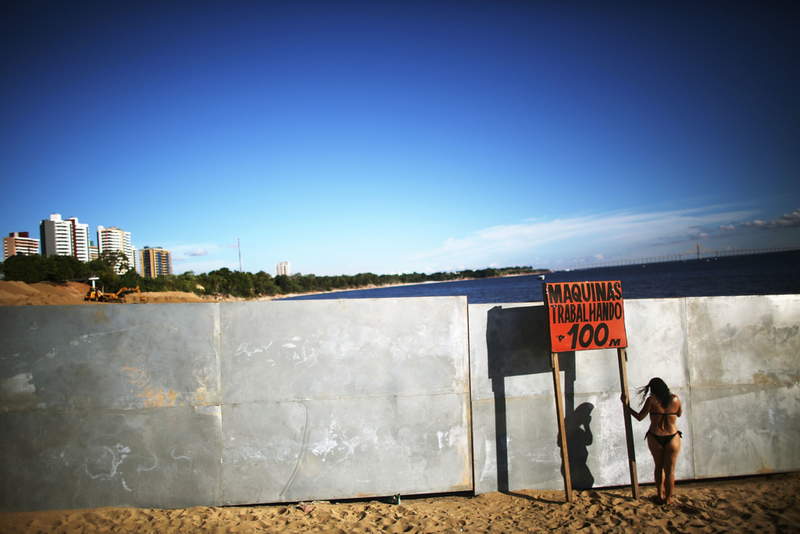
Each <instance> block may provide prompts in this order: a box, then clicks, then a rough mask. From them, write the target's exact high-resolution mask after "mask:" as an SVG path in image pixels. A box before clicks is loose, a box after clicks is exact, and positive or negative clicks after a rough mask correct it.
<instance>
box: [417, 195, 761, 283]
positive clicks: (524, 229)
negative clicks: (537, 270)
mask: <svg viewBox="0 0 800 534" xmlns="http://www.w3.org/2000/svg"><path fill="white" fill-rule="evenodd" d="M754 214H755V213H754V212H753V211H745V210H729V209H728V208H727V207H724V206H712V207H705V208H695V209H684V210H669V211H659V212H635V211H620V212H612V213H602V214H596V215H589V216H579V217H573V218H565V219H554V220H550V221H548V220H542V219H530V220H527V221H525V222H523V223H520V224H513V225H503V226H493V227H490V228H486V229H483V230H478V231H476V232H474V233H473V234H472V235H469V236H467V237H464V238H461V239H454V238H449V239H447V240H446V241H445V242H444V243H442V245H441V246H440V247H438V248H436V249H434V250H428V251H422V252H419V253H417V254H415V255H413V256H412V257H411V258H409V260H410V261H413V262H419V261H424V262H425V264H426V265H430V264H437V265H439V266H441V265H464V264H466V265H471V266H472V267H473V268H474V267H475V266H479V265H488V264H491V263H495V264H499V265H509V264H513V263H516V260H514V259H513V258H519V257H530V258H533V257H534V256H536V257H541V258H542V260H543V261H548V260H550V261H558V260H559V259H563V258H565V257H577V256H581V257H584V258H585V257H587V255H589V252H588V251H587V250H586V249H588V248H592V249H595V250H597V249H598V248H602V249H603V250H604V253H602V254H599V253H598V254H596V256H600V257H601V258H602V257H605V258H608V257H609V256H612V255H613V254H615V253H617V254H619V253H621V252H622V251H624V250H630V249H632V248H638V249H640V252H641V250H643V249H646V248H650V247H654V246H657V245H658V246H661V247H664V246H665V245H668V244H670V243H677V242H686V241H688V240H690V239H697V238H698V236H702V235H706V236H707V234H708V232H707V231H706V230H705V228H708V227H716V226H718V225H720V224H721V223H722V222H727V221H731V220H744V219H747V218H749V217H752V216H753V215H754ZM663 253H664V254H667V253H668V252H663ZM588 257H589V258H591V256H590V255H589V256H588ZM540 263H541V262H540ZM439 268H441V267H439Z"/></svg>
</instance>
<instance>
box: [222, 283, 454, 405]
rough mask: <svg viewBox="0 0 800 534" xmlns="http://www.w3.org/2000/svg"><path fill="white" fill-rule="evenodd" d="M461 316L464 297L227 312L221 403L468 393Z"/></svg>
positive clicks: (278, 305)
mask: <svg viewBox="0 0 800 534" xmlns="http://www.w3.org/2000/svg"><path fill="white" fill-rule="evenodd" d="M466 310H467V304H466V298H464V297H448V298H441V297H440V298H425V299H423V298H416V299H376V300H362V299H358V300H337V301H334V300H319V301H286V302H242V303H229V304H226V305H225V306H224V307H223V309H222V315H221V334H222V335H221V337H222V341H221V344H222V353H223V358H222V363H221V367H222V376H223V383H224V386H223V397H224V399H225V401H224V402H225V403H226V404H239V403H243V402H280V401H292V400H300V399H315V400H323V399H335V398H352V397H360V398H364V397H373V396H377V397H383V396H391V395H433V394H443V393H454V392H459V393H462V392H466V391H468V387H469V366H468V355H467V331H466Z"/></svg>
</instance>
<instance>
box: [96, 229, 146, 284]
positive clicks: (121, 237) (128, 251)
mask: <svg viewBox="0 0 800 534" xmlns="http://www.w3.org/2000/svg"><path fill="white" fill-rule="evenodd" d="M97 251H98V253H99V254H101V255H102V254H103V252H106V251H108V252H122V253H123V254H125V257H126V258H127V259H128V269H136V267H137V265H136V264H137V263H138V262H137V261H136V249H135V248H134V247H133V245H131V233H130V232H126V231H124V230H120V229H119V228H117V227H116V226H112V227H111V228H103V227H102V226H98V227H97ZM124 272H125V269H123V268H122V267H121V266H117V273H118V274H124Z"/></svg>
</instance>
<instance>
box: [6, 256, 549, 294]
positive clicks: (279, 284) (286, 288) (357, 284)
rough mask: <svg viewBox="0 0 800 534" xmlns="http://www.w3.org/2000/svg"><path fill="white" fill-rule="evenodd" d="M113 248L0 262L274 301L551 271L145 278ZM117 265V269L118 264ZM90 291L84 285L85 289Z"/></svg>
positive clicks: (160, 288)
mask: <svg viewBox="0 0 800 534" xmlns="http://www.w3.org/2000/svg"><path fill="white" fill-rule="evenodd" d="M120 256H121V255H119V254H117V253H111V254H104V255H103V256H102V257H101V258H99V259H97V260H92V261H91V262H89V263H82V262H80V261H79V260H77V259H76V258H73V257H69V256H51V257H43V256H38V255H34V256H13V257H11V258H8V259H7V260H6V261H5V262H4V263H2V264H0V272H2V273H3V275H4V281H5V282H24V283H25V284H27V285H33V284H37V285H38V284H45V285H51V286H52V285H55V286H61V287H66V286H67V285H68V284H69V283H73V284H76V283H84V284H88V283H89V278H90V277H97V278H98V281H97V284H98V286H99V287H103V290H104V291H106V292H116V291H119V290H120V289H121V288H124V287H127V288H133V287H139V289H140V290H141V291H142V292H143V293H146V294H147V293H151V294H156V298H157V294H160V293H175V292H179V293H189V294H194V295H196V296H197V297H200V298H201V299H203V300H273V299H282V298H289V297H295V296H300V295H310V294H320V293H330V292H338V291H352V290H359V289H374V288H380V287H388V286H398V285H413V284H424V283H431V282H453V281H459V280H474V279H480V278H496V277H505V276H522V275H534V274H545V273H549V272H550V271H549V270H548V269H534V268H533V267H530V266H522V267H503V268H487V269H479V270H471V269H467V270H463V271H455V272H437V273H432V274H425V273H403V274H382V275H376V274H373V273H360V274H356V275H338V276H316V275H313V274H306V275H304V274H300V273H296V274H293V275H291V276H287V275H279V276H274V277H273V276H272V275H270V274H268V273H265V272H264V271H259V272H257V273H255V274H253V273H249V272H239V271H231V270H230V269H228V268H222V269H218V270H216V271H211V272H209V273H202V274H194V273H193V272H191V271H189V272H186V273H183V274H180V275H168V276H159V277H157V278H143V277H141V276H140V275H139V274H138V273H137V272H136V271H135V270H133V269H128V270H127V271H126V272H125V273H124V274H117V271H119V270H122V269H124V268H126V267H127V264H125V262H124V257H120ZM118 265H119V266H120V267H121V269H119V268H118V267H117V266H118ZM87 290H88V289H87Z"/></svg>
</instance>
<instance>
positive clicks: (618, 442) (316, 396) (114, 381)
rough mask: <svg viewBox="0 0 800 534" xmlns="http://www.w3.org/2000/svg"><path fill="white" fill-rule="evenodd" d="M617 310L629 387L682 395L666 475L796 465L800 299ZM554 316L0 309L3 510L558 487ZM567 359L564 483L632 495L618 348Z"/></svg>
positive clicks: (442, 311) (419, 303) (640, 428)
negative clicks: (660, 387) (676, 446)
mask: <svg viewBox="0 0 800 534" xmlns="http://www.w3.org/2000/svg"><path fill="white" fill-rule="evenodd" d="M625 316H626V323H627V333H628V341H629V343H630V346H629V348H628V356H629V361H628V375H629V382H630V385H631V387H632V388H633V387H636V386H640V385H643V384H645V383H646V382H647V381H648V380H649V379H650V378H651V377H652V376H661V377H662V378H664V379H665V380H666V382H667V383H668V384H669V385H670V386H671V387H672V389H673V391H674V392H675V393H677V394H678V395H679V396H680V397H681V399H682V400H683V404H684V416H683V417H682V418H681V419H679V422H678V426H679V428H680V429H681V430H682V431H683V433H684V439H683V449H682V452H681V455H680V459H679V462H678V466H677V477H678V478H679V479H692V478H702V477H715V476H734V475H742V474H754V473H761V472H770V471H792V470H800V420H798V417H800V415H799V414H800V409H799V408H800V387H799V386H798V380H799V379H800V332H799V330H800V296H793V295H790V296H770V297H723V298H690V299H661V300H631V301H627V302H626V303H625ZM545 321H546V318H545V315H544V310H543V307H542V305H541V304H540V303H539V304H498V305H491V304H478V305H470V306H467V302H466V299H465V298H463V297H437V298H416V299H381V300H340V301H294V302H272V303H259V302H250V303H221V304H153V305H147V304H145V305H135V306H134V305H129V306H110V305H86V306H53V307H45V306H41V307H39V306H37V307H0V511H20V510H41V509H71V508H90V507H98V506H137V507H159V508H170V507H185V506H198V505H207V506H208V505H223V504H244V503H258V502H293V501H300V500H312V499H340V498H348V497H363V496H380V495H391V494H394V493H403V494H415V493H436V492H450V491H465V490H466V491H469V490H473V489H474V491H475V492H477V493H482V492H487V491H495V490H498V489H500V490H515V489H521V488H534V489H535V488H540V489H562V488H563V479H562V474H561V460H560V451H559V449H558V440H557V437H558V436H557V425H556V416H555V402H554V397H553V381H552V372H551V367H550V355H549V352H548V342H547V337H546V322H545ZM560 366H561V369H562V371H563V372H562V373H561V377H560V378H561V380H562V383H563V390H564V393H565V409H566V414H567V421H566V424H567V434H568V441H569V455H570V459H571V461H572V465H571V470H572V478H573V482H574V484H575V485H576V487H589V486H594V487H598V486H608V485H625V484H628V483H629V478H628V469H627V456H626V447H625V438H624V429H623V419H622V409H621V405H620V402H619V375H618V367H617V358H616V351H615V350H607V351H591V352H577V353H565V354H562V355H561V356H560ZM646 428H647V424H646V423H645V422H642V423H636V422H634V432H635V436H636V439H635V443H636V455H637V459H638V465H639V475H640V481H652V461H651V459H650V455H649V452H648V450H647V446H646V443H645V442H644V440H643V436H644V432H645V430H646Z"/></svg>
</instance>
